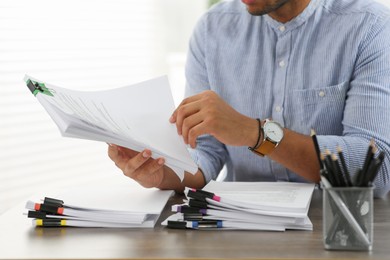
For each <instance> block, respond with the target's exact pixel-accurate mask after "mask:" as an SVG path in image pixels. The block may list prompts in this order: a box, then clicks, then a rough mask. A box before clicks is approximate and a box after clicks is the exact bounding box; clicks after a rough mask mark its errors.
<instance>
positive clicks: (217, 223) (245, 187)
mask: <svg viewBox="0 0 390 260" xmlns="http://www.w3.org/2000/svg"><path fill="white" fill-rule="evenodd" d="M313 189H314V184H305V183H290V182H215V181H211V182H210V183H209V184H207V185H206V186H205V187H204V189H203V190H193V189H186V195H187V199H188V200H186V203H185V204H182V205H174V206H172V211H173V212H176V213H175V214H174V215H172V216H170V217H169V218H168V219H166V220H165V221H164V222H163V225H167V226H168V227H170V228H195V229H202V228H204V229H208V228H220V229H242V230H269V231H285V230H286V229H299V230H312V229H313V225H312V223H311V221H310V219H309V218H308V216H307V213H308V210H309V206H310V201H311V196H312V193H313Z"/></svg>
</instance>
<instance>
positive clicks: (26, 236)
mask: <svg viewBox="0 0 390 260" xmlns="http://www.w3.org/2000/svg"><path fill="white" fill-rule="evenodd" d="M181 199H182V198H181V197H180V196H178V195H175V196H174V197H172V198H171V199H170V201H169V203H168V204H167V206H166V208H165V209H164V212H163V214H162V216H161V218H160V220H159V223H160V222H161V221H162V220H163V219H164V218H165V217H167V216H168V215H169V214H171V213H170V205H171V204H174V203H180V202H181ZM374 205H375V211H374V212H375V213H374V222H375V223H374V244H373V250H372V251H371V252H353V251H350V252H348V251H327V250H325V249H324V247H323V243H322V194H321V192H320V191H318V190H316V191H315V192H314V194H313V199H312V203H311V207H310V211H309V217H310V219H311V220H312V222H313V225H314V230H313V231H293V230H289V231H286V232H258V231H204V230H173V229H167V228H165V227H162V226H161V225H159V224H157V225H156V227H155V228H154V229H99V228H36V229H35V228H32V227H31V221H30V220H28V219H27V217H26V216H23V215H22V212H24V204H21V205H19V206H17V207H15V208H13V209H11V210H9V211H8V212H6V213H4V214H3V215H2V216H0V259H200V258H203V259H210V258H213V259H215V258H219V259H223V258H226V259H227V258H239V259H244V258H251V259H254V258H255V259H269V258H272V259H390V196H388V197H387V198H385V199H376V200H375V202H374Z"/></svg>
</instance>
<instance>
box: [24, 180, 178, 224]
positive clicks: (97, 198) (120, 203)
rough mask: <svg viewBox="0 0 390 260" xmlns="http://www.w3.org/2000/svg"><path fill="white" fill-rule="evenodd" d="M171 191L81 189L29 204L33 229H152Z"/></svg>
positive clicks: (124, 188)
mask: <svg viewBox="0 0 390 260" xmlns="http://www.w3.org/2000/svg"><path fill="white" fill-rule="evenodd" d="M172 194H173V191H162V190H158V189H144V188H142V187H141V188H138V189H129V187H115V188H109V187H105V188H103V189H102V188H97V187H95V188H80V189H72V190H68V191H66V192H64V193H62V194H61V193H60V194H58V196H56V197H55V199H53V198H47V197H46V198H45V199H44V200H43V201H28V202H27V203H26V208H27V209H28V213H27V215H28V217H29V218H33V221H32V222H33V226H43V227H60V226H73V227H113V228H152V227H154V225H155V224H156V221H157V219H158V217H159V216H160V214H161V211H162V210H163V208H164V206H165V204H166V203H167V201H168V199H169V198H170V196H171V195H172Z"/></svg>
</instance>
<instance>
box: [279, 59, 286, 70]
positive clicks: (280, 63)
mask: <svg viewBox="0 0 390 260" xmlns="http://www.w3.org/2000/svg"><path fill="white" fill-rule="evenodd" d="M285 65H286V63H285V62H284V60H281V61H280V62H279V67H282V68H283V67H284V66H285Z"/></svg>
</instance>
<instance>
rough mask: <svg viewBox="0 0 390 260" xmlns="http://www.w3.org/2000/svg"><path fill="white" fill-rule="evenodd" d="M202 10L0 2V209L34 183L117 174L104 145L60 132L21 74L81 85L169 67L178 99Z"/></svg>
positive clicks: (48, 0) (188, 5)
mask: <svg viewBox="0 0 390 260" xmlns="http://www.w3.org/2000/svg"><path fill="white" fill-rule="evenodd" d="M205 9H206V1H205V0H196V1H192V0H164V1H159V0H143V1H136V0H110V1H108V0H83V1H78V0H67V1H52V0H34V1H29V0H1V1H0V91H1V94H0V213H1V212H3V211H4V210H5V209H7V208H9V207H10V206H12V205H13V204H15V203H16V202H20V201H21V200H24V199H25V198H26V197H28V196H30V195H31V194H34V193H37V192H40V191H41V190H47V189H57V188H61V187H69V186H73V185H78V184H85V185H88V184H90V183H92V182H95V181H103V180H107V179H110V177H112V176H113V175H117V174H121V172H120V171H119V170H118V169H117V168H116V167H115V165H114V164H113V163H112V162H111V161H110V160H109V158H108V157H107V154H106V146H107V145H106V144H104V143H98V142H92V141H86V140H78V139H70V138H63V137H61V136H60V134H59V131H58V130H57V128H56V126H55V124H54V123H53V122H52V120H51V119H50V118H49V116H48V115H47V114H46V112H45V111H44V109H43V108H42V107H41V106H40V104H39V103H38V101H37V100H36V99H35V98H34V96H33V95H32V94H31V93H30V92H29V91H28V89H27V87H26V86H25V84H24V82H23V80H22V79H23V76H24V74H25V73H28V74H30V75H31V76H33V77H36V78H38V79H41V80H43V81H46V82H50V83H52V84H55V85H58V86H62V87H67V88H73V89H80V90H92V89H94V90H97V89H102V88H114V87H120V86H124V85H127V84H131V83H135V82H138V81H142V80H146V79H148V78H152V77H155V76H159V75H162V74H168V75H169V77H170V80H171V85H172V87H173V89H174V90H175V93H174V95H175V98H176V100H175V102H176V103H178V102H179V101H180V100H181V98H182V93H183V91H182V90H183V87H184V72H183V64H184V61H185V55H184V54H183V53H185V52H186V50H187V42H188V38H189V35H190V33H191V31H192V28H193V26H194V24H195V22H196V20H197V19H198V17H199V16H200V15H201V13H203V12H204V10H205ZM188 10H191V11H190V12H188ZM186 13H187V14H186ZM172 57H179V58H178V59H173V58H172ZM123 180H124V181H127V180H128V179H127V178H125V177H123Z"/></svg>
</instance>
